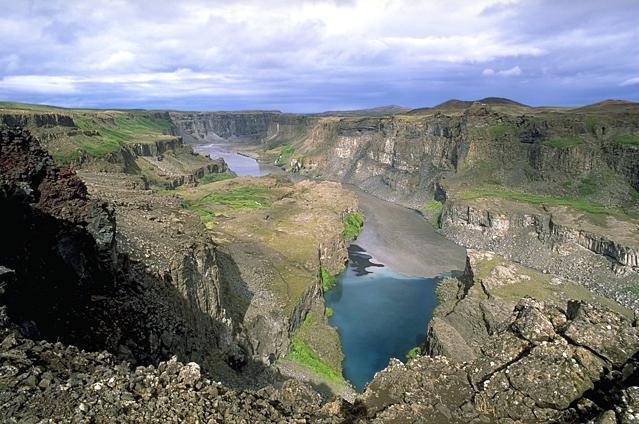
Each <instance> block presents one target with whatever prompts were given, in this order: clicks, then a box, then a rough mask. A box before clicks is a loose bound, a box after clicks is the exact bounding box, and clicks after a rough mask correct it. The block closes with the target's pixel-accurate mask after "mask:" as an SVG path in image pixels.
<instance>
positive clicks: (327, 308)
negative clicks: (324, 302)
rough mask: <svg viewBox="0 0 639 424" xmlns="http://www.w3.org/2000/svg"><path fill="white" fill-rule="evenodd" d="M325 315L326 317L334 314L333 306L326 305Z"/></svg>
mask: <svg viewBox="0 0 639 424" xmlns="http://www.w3.org/2000/svg"><path fill="white" fill-rule="evenodd" d="M324 315H325V316H326V318H330V317H332V316H333V308H330V307H328V306H327V307H326V309H325V310H324Z"/></svg>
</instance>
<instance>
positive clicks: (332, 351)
mask: <svg viewBox="0 0 639 424" xmlns="http://www.w3.org/2000/svg"><path fill="white" fill-rule="evenodd" d="M287 357H288V359H291V360H293V361H295V362H297V363H298V364H300V365H303V366H304V367H306V368H308V369H310V370H312V371H314V372H315V373H316V374H318V375H320V376H321V377H323V378H325V379H327V380H329V381H332V382H336V383H339V384H344V378H343V377H342V361H343V360H344V354H343V353H342V350H341V345H340V342H339V336H338V334H337V331H336V330H335V329H334V328H333V327H331V326H329V325H328V323H327V322H326V318H324V317H322V316H320V317H316V316H315V315H314V314H313V312H309V313H307V314H306V317H304V322H303V323H302V325H301V326H300V328H299V329H298V330H297V331H296V332H295V334H294V335H293V337H292V338H291V345H290V347H289V351H288V354H287Z"/></svg>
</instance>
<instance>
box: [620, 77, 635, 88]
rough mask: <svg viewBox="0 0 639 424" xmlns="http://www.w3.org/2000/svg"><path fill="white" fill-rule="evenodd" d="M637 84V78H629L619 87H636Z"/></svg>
mask: <svg viewBox="0 0 639 424" xmlns="http://www.w3.org/2000/svg"><path fill="white" fill-rule="evenodd" d="M637 84H639V77H635V78H629V79H627V80H625V81H624V82H622V83H621V84H619V85H621V86H622V87H625V86H628V85H637Z"/></svg>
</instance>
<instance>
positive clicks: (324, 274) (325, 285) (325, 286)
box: [320, 266, 337, 292]
mask: <svg viewBox="0 0 639 424" xmlns="http://www.w3.org/2000/svg"><path fill="white" fill-rule="evenodd" d="M320 279H321V280H322V290H324V292H327V291H329V290H331V289H332V288H333V287H335V284H336V283H337V278H336V277H335V276H334V275H332V274H331V273H330V272H329V271H328V270H327V269H326V268H324V267H323V266H320Z"/></svg>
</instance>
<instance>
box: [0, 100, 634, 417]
mask: <svg viewBox="0 0 639 424" xmlns="http://www.w3.org/2000/svg"><path fill="white" fill-rule="evenodd" d="M637 116H639V105H637V104H634V103H630V102H622V101H607V102H603V103H600V104H596V105H591V106H586V107H580V108H531V107H528V106H525V105H521V104H518V103H514V102H511V101H508V100H505V99H495V98H489V99H483V100H480V101H477V102H459V101H451V102H447V103H444V104H442V105H439V106H437V107H434V108H426V109H415V110H410V111H409V110H403V109H398V110H389V111H385V110H384V111H372V112H371V111H358V112H357V113H352V114H340V113H339V112H333V113H326V114H320V115H295V114H286V113H280V112H269V111H255V112H250V111H247V112H237V113H235V112H174V111H172V112H163V111H83V110H67V109H60V108H47V107H41V106H32V105H16V104H3V105H2V107H1V108H0V126H1V127H2V128H3V129H2V144H1V147H2V151H1V153H2V158H1V159H0V170H1V175H2V180H1V182H2V190H1V194H2V198H1V200H2V210H3V217H4V219H3V223H4V225H5V226H6V229H7V233H6V234H7V238H6V240H7V242H6V243H3V247H2V254H1V255H0V257H1V258H2V262H1V263H0V270H1V271H2V272H1V273H0V278H1V282H2V284H1V286H0V287H1V290H0V296H1V297H2V307H1V311H0V312H1V314H2V316H1V318H2V322H3V326H2V334H1V335H0V337H1V338H2V339H3V341H2V343H1V345H0V346H1V349H2V350H1V353H0V356H1V358H2V362H1V366H0V398H2V406H1V407H0V413H1V414H2V416H3V418H10V417H12V419H14V421H25V422H28V421H29V420H32V421H38V420H39V419H43V418H47V417H53V418H55V419H58V420H76V421H83V420H84V421H90V420H93V421H97V422H108V421H109V418H110V417H112V416H113V414H118V415H119V416H122V417H126V418H123V419H126V420H128V421H146V422H149V421H158V422H159V421H162V422H166V421H171V420H172V421H176V422H179V421H184V420H191V421H195V420H196V419H197V420H200V421H212V422H222V421H223V422H281V421H284V422H503V423H514V422H565V423H568V422H586V421H589V420H593V421H592V422H602V423H603V422H606V423H608V422H611V423H612V422H624V423H625V422H631V421H632V420H633V419H637V418H639V417H636V413H637V412H636V411H639V388H638V386H639V363H638V354H637V352H639V334H638V331H639V330H638V327H637V319H636V311H637V310H639V290H637V287H639V276H638V272H639V244H638V243H639V195H638V194H637V190H638V189H639V142H638V137H639V135H638V134H639V120H638V119H637ZM208 143H226V145H227V146H230V147H229V148H232V149H235V150H236V151H239V152H241V153H242V154H246V155H249V156H252V157H255V158H257V159H258V160H259V161H260V162H261V163H263V164H265V166H269V167H270V168H271V171H272V172H271V174H270V175H268V176H264V177H237V176H235V175H233V173H232V172H231V171H230V170H229V169H228V166H227V164H226V163H225V162H224V161H223V160H219V159H210V158H207V157H205V156H202V155H197V154H195V153H194V152H193V149H192V146H191V145H193V144H208ZM291 180H292V181H291ZM294 181H297V182H294ZM349 185H353V186H354V187H356V189H355V190H349V189H348V187H349ZM357 190H362V191H364V192H366V193H368V194H369V195H371V194H372V195H374V196H376V197H377V198H380V199H384V200H387V201H390V202H392V203H394V204H396V205H397V206H396V207H408V208H411V209H414V210H417V211H419V213H421V214H422V216H423V219H424V224H425V225H428V226H431V225H432V227H434V228H435V229H436V231H438V232H439V233H440V234H442V235H443V236H445V237H446V238H448V239H450V240H452V241H453V242H455V243H457V244H459V245H460V246H462V247H464V248H467V249H469V250H468V253H467V260H466V265H465V266H463V267H461V268H460V269H459V272H458V273H454V274H453V275H451V276H449V277H446V278H444V279H443V281H442V283H440V284H439V286H438V288H437V296H438V299H439V302H440V304H439V306H438V307H437V308H436V309H435V311H434V313H433V319H432V320H431V321H430V323H429V324H428V328H427V329H425V331H426V332H427V333H428V337H427V338H426V340H425V343H423V344H421V345H420V346H418V347H417V348H418V349H417V352H416V354H415V358H414V359H410V360H408V361H406V363H402V362H401V361H399V360H395V359H394V360H391V362H390V364H389V366H388V367H387V368H386V369H385V370H383V371H381V372H379V373H378V374H377V375H376V376H375V377H374V379H373V380H372V381H371V382H370V383H369V384H368V386H366V388H365V389H364V391H363V393H360V394H358V393H356V392H354V391H353V390H352V388H351V387H350V386H349V384H348V383H347V382H346V381H344V380H343V377H342V360H343V352H342V350H341V346H340V343H339V338H338V333H337V330H336V329H335V328H334V327H332V326H331V325H330V323H329V319H328V317H327V315H328V314H327V311H326V305H325V304H324V292H325V290H327V288H326V287H324V280H325V278H326V277H325V274H326V275H329V276H334V275H336V274H338V273H340V272H341V271H342V270H343V269H344V266H345V262H346V259H347V250H346V248H347V246H348V244H349V243H351V242H352V241H353V238H352V237H345V234H346V228H345V223H344V220H345V219H346V217H347V216H348V215H349V214H353V213H360V212H361V210H362V209H365V208H363V207H362V206H361V205H359V203H358V196H357ZM380 201H381V200H380ZM364 215H366V211H365V210H364ZM368 224H369V223H368V222H367V223H366V224H364V225H365V226H366V225H368ZM379 225H383V222H380V223H379ZM409 243H410V241H409ZM389 260H392V258H389ZM442 260H444V259H442ZM415 267H418V265H415ZM451 269H452V268H451ZM442 271H445V269H442V270H440V272H442ZM433 276H434V275H433ZM302 353H304V354H305V355H306V358H307V359H308V357H309V356H310V357H311V359H312V360H311V362H308V361H307V362H304V360H302V361H300V359H299V358H300V357H301V356H303V355H302ZM399 359H404V358H399ZM309 363H310V364H311V365H309ZM313 365H314V366H315V368H314V367H313ZM318 367H320V368H321V369H323V370H325V371H324V373H322V372H319V373H318V372H317V370H318ZM549 370H550V371H549ZM60 399H66V402H60V401H59V400H60ZM426 417H427V418H426ZM433 420H434V421H433Z"/></svg>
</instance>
